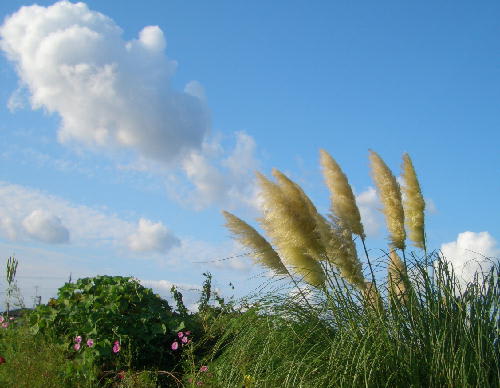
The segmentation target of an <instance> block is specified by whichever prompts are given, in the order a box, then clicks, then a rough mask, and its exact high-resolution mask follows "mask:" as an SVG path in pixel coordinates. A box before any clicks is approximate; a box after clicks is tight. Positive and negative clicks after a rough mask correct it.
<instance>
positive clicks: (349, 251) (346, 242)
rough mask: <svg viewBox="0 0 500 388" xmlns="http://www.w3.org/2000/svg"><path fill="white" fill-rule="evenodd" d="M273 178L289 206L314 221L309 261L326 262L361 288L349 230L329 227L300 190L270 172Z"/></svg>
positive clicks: (335, 226)
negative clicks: (300, 210)
mask: <svg viewBox="0 0 500 388" xmlns="http://www.w3.org/2000/svg"><path fill="white" fill-rule="evenodd" d="M273 175H274V177H275V178H276V180H277V181H278V185H279V187H280V188H281V189H282V190H283V193H284V194H285V196H286V198H287V199H288V200H289V201H290V203H291V204H292V206H294V207H296V208H302V209H304V211H307V212H308V214H307V215H302V216H303V217H305V218H306V219H307V220H308V221H311V220H314V221H315V225H314V228H312V227H311V229H312V234H311V245H314V248H313V249H310V252H311V253H312V252H315V255H314V256H313V257H314V258H316V259H319V260H324V259H328V260H330V261H331V262H332V263H333V264H335V266H336V267H337V268H338V269H339V270H340V274H341V275H342V277H343V278H344V279H346V280H347V281H348V282H350V283H352V284H354V285H357V286H360V285H361V284H364V277H363V272H362V265H361V262H360V261H359V259H358V256H357V252H356V246H355V244H354V241H353V240H352V233H351V232H350V230H348V229H346V228H345V227H341V226H337V225H335V224H330V223H329V222H328V221H327V220H326V219H325V218H324V217H323V216H322V215H321V214H319V212H318V210H317V209H316V207H315V206H314V204H313V203H312V201H311V200H310V198H309V197H308V196H307V194H306V193H305V192H304V191H303V190H302V188H301V187H300V186H299V185H298V184H297V183H295V182H293V181H292V180H291V179H290V178H288V177H287V176H286V175H285V174H283V173H282V172H281V171H279V170H277V169H273Z"/></svg>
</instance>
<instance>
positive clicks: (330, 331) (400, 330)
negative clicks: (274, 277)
mask: <svg viewBox="0 0 500 388" xmlns="http://www.w3.org/2000/svg"><path fill="white" fill-rule="evenodd" d="M434 268H435V270H433V271H431V270H430V268H429V267H426V266H425V265H423V264H420V263H419V262H416V263H413V266H411V269H410V270H409V271H408V273H409V274H408V276H407V278H406V283H407V284H406V286H407V296H408V297H407V298H398V297H395V296H394V295H391V293H390V292H389V290H388V287H387V286H386V285H380V286H379V289H378V291H379V293H380V295H381V305H380V306H376V305H370V304H367V303H366V300H367V298H364V297H363V295H362V294H361V293H360V291H358V290H357V289H356V288H355V287H350V286H349V285H348V284H347V283H345V282H344V281H342V280H341V279H340V278H337V280H338V282H335V283H336V286H334V287H332V288H330V289H329V290H326V289H325V290H324V292H322V293H317V294H316V295H311V296H310V300H309V304H308V305H307V304H305V303H304V302H303V300H302V299H301V298H297V297H296V296H289V295H281V296H278V295H277V294H276V293H274V292H273V293H272V294H271V295H268V296H267V297H262V298H258V299H256V300H255V301H254V302H255V304H256V305H257V306H258V307H255V308H253V309H250V310H249V311H247V312H245V313H243V314H241V315H239V316H236V317H234V318H233V319H232V320H231V321H230V322H228V323H227V327H226V331H225V334H224V335H223V336H221V337H220V338H219V341H218V343H217V345H216V346H215V347H214V348H213V353H212V357H211V363H210V365H211V368H212V371H213V372H214V373H215V375H216V377H217V385H215V386H217V387H241V386H242V382H243V380H244V376H245V375H250V376H251V377H252V378H253V379H255V385H254V386H256V387H290V388H292V387H293V388H297V387H497V386H499V381H500V356H499V339H498V336H499V318H500V317H499V301H500V288H499V284H498V276H499V274H500V267H499V265H494V266H493V268H492V269H491V271H490V272H489V273H488V274H487V275H486V276H485V277H484V278H482V277H476V279H475V280H474V281H473V282H471V283H469V284H468V285H467V287H465V288H463V289H460V288H459V282H458V280H457V278H456V276H455V275H454V273H453V272H452V271H451V269H450V268H449V267H448V266H447V264H446V262H445V261H444V260H443V258H442V257H436V261H435V265H434ZM432 272H433V273H432ZM429 273H431V275H429Z"/></svg>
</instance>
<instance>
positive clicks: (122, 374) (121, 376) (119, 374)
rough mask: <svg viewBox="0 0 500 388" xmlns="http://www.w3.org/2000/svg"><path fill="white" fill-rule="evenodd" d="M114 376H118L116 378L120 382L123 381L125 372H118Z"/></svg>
mask: <svg viewBox="0 0 500 388" xmlns="http://www.w3.org/2000/svg"><path fill="white" fill-rule="evenodd" d="M116 375H117V376H118V378H119V379H120V380H123V379H124V378H125V371H124V370H121V371H119V372H118V373H117V374H116Z"/></svg>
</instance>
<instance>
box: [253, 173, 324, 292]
mask: <svg viewBox="0 0 500 388" xmlns="http://www.w3.org/2000/svg"><path fill="white" fill-rule="evenodd" d="M257 181H258V183H259V185H260V188H261V195H262V206H263V213H264V214H263V215H262V217H261V218H259V222H260V224H261V225H262V228H263V229H264V230H265V231H266V234H267V235H268V236H269V237H270V238H271V240H272V242H273V244H274V246H276V247H277V248H278V251H279V253H280V256H281V257H282V258H283V260H285V261H286V263H287V264H289V265H291V266H292V267H293V269H294V270H295V271H296V272H297V273H299V274H300V275H301V276H302V277H303V280H304V281H306V282H308V283H309V284H311V285H313V286H315V287H320V286H322V285H323V283H324V279H325V274H324V272H323V269H322V268H321V265H320V264H319V262H318V261H317V260H315V259H314V258H313V257H314V256H319V255H321V253H322V247H321V241H320V239H319V236H318V234H317V231H316V220H315V219H314V218H313V217H311V216H310V213H309V211H310V210H309V209H308V207H307V205H306V203H305V202H304V201H303V199H301V198H300V197H299V196H298V195H297V194H295V195H293V193H286V192H284V191H283V189H282V188H281V187H280V186H279V185H277V184H276V183H274V182H271V181H270V180H269V179H267V178H266V177H265V176H264V175H262V174H260V173H257ZM289 194H292V195H291V196H290V195H289Z"/></svg>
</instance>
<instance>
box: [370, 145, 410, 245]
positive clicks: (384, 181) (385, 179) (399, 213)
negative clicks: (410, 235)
mask: <svg viewBox="0 0 500 388" xmlns="http://www.w3.org/2000/svg"><path fill="white" fill-rule="evenodd" d="M370 161H371V167H372V175H373V180H374V181H375V185H376V186H377V188H378V191H379V195H380V200H381V202H382V205H383V209H382V211H383V213H384V215H385V222H386V223H387V229H388V230H389V239H390V240H391V244H392V246H393V247H395V248H399V249H405V239H406V232H405V227H404V211H403V204H402V199H401V189H400V188H399V184H398V182H397V180H396V177H395V176H394V175H393V174H392V172H391V170H390V169H389V167H387V165H386V164H385V162H384V161H383V160H382V158H381V157H380V156H379V155H378V154H377V153H376V152H374V151H371V150H370Z"/></svg>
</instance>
